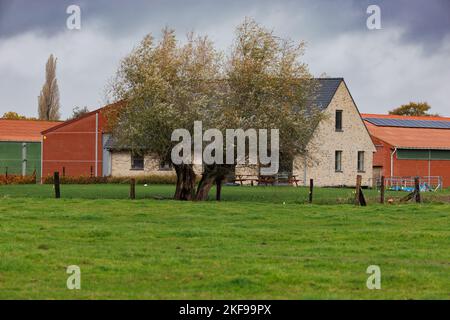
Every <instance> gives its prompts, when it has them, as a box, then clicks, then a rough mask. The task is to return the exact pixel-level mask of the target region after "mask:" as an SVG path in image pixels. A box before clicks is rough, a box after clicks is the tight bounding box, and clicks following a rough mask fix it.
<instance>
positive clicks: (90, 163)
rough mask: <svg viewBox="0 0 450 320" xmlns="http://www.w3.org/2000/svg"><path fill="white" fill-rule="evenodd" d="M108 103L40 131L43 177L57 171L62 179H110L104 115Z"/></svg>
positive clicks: (109, 106)
mask: <svg viewBox="0 0 450 320" xmlns="http://www.w3.org/2000/svg"><path fill="white" fill-rule="evenodd" d="M118 105H119V104H118V103H116V104H111V105H108V106H105V107H103V108H100V109H97V110H95V111H92V112H90V113H87V114H85V115H82V116H81V117H79V118H76V119H73V120H69V121H66V122H63V123H61V124H59V125H57V126H54V127H52V128H50V129H48V130H45V131H42V141H43V145H42V177H48V176H51V175H53V173H54V172H55V171H58V172H59V173H60V174H61V175H62V176H73V177H76V176H92V177H101V176H109V175H110V170H111V165H110V164H111V159H110V154H109V153H108V152H107V150H106V149H105V148H104V145H105V144H106V143H107V141H108V139H109V136H110V135H109V134H108V133H107V132H106V129H105V128H106V117H105V112H106V110H108V109H109V108H114V107H116V106H118Z"/></svg>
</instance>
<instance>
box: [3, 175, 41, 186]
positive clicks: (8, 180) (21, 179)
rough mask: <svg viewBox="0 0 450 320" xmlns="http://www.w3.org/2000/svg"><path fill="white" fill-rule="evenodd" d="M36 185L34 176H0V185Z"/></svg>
mask: <svg viewBox="0 0 450 320" xmlns="http://www.w3.org/2000/svg"><path fill="white" fill-rule="evenodd" d="M33 183H36V176H21V175H8V177H6V176H5V175H2V176H0V185H4V184H33Z"/></svg>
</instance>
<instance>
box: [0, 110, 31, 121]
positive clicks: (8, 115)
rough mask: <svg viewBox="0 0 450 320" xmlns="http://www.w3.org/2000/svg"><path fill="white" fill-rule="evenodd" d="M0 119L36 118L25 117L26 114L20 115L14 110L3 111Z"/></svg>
mask: <svg viewBox="0 0 450 320" xmlns="http://www.w3.org/2000/svg"><path fill="white" fill-rule="evenodd" d="M2 119H9V120H36V118H27V117H26V116H22V115H20V114H18V113H17V112H14V111H8V112H5V113H4V114H3V116H2Z"/></svg>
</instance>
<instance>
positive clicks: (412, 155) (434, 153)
mask: <svg viewBox="0 0 450 320" xmlns="http://www.w3.org/2000/svg"><path fill="white" fill-rule="evenodd" d="M430 152H431V153H430ZM397 158H398V159H401V160H402V159H403V160H429V159H431V160H450V151H449V150H413V149H399V150H398V151H397Z"/></svg>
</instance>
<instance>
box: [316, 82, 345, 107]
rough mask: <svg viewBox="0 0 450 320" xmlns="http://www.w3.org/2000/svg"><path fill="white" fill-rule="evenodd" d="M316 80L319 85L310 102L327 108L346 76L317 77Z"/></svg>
mask: <svg viewBox="0 0 450 320" xmlns="http://www.w3.org/2000/svg"><path fill="white" fill-rule="evenodd" d="M314 80H315V81H317V82H318V87H317V89H316V90H315V92H314V94H313V96H312V97H311V98H310V101H309V103H308V104H309V105H310V106H315V107H318V108H320V109H321V110H325V109H326V108H327V107H328V105H329V104H330V102H331V100H332V99H333V96H334V94H335V93H336V90H337V88H338V87H339V85H340V84H341V82H342V81H344V78H316V79H314Z"/></svg>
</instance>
